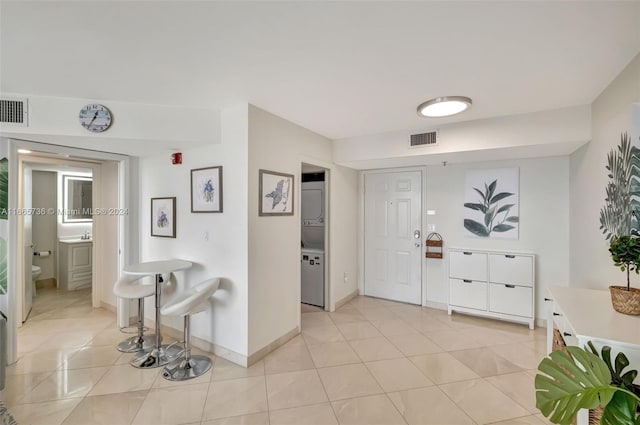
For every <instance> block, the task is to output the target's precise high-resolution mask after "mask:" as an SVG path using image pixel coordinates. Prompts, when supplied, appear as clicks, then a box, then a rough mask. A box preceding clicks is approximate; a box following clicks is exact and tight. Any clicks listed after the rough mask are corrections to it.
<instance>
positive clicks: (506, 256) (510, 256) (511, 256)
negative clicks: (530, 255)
mask: <svg viewBox="0 0 640 425" xmlns="http://www.w3.org/2000/svg"><path fill="white" fill-rule="evenodd" d="M504 258H516V256H515V255H505V256H504Z"/></svg>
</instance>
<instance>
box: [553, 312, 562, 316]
mask: <svg viewBox="0 0 640 425" xmlns="http://www.w3.org/2000/svg"><path fill="white" fill-rule="evenodd" d="M553 315H554V316H562V314H560V313H556V312H555V311H554V312H553Z"/></svg>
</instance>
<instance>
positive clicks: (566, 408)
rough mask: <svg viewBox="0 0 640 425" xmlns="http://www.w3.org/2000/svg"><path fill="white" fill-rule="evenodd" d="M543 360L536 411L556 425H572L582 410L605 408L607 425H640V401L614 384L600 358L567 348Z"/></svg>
mask: <svg viewBox="0 0 640 425" xmlns="http://www.w3.org/2000/svg"><path fill="white" fill-rule="evenodd" d="M567 350H568V352H569V354H570V355H568V354H566V353H564V352H562V351H554V352H552V353H551V354H549V357H547V358H545V359H543V360H542V362H541V363H540V365H539V366H538V370H539V371H540V372H542V373H541V374H538V375H536V378H535V387H536V407H537V408H538V409H540V411H541V412H542V414H543V415H544V416H547V417H548V418H549V420H550V421H551V422H553V423H554V424H561V425H569V424H571V423H572V422H573V420H574V419H575V417H576V415H577V414H578V411H579V410H580V409H595V408H597V407H598V406H600V407H602V408H603V410H604V412H603V416H602V420H601V423H602V424H605V425H623V424H629V425H640V418H637V417H636V411H637V409H638V405H639V404H640V397H638V396H637V395H636V394H635V393H634V392H633V391H630V390H628V389H627V388H626V387H625V386H619V385H616V384H613V383H612V377H611V371H610V369H609V367H608V365H607V364H606V363H605V362H604V361H603V360H602V359H600V358H599V357H598V356H597V355H596V354H593V353H589V352H587V351H586V350H583V349H582V348H580V347H567Z"/></svg>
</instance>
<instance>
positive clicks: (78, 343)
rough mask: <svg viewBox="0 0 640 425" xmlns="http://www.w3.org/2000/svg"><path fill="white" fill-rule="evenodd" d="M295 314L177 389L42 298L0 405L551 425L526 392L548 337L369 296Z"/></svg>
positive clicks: (289, 420) (123, 414)
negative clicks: (255, 346) (242, 357)
mask: <svg viewBox="0 0 640 425" xmlns="http://www.w3.org/2000/svg"><path fill="white" fill-rule="evenodd" d="M302 311H303V314H302V333H301V334H300V335H298V336H296V337H295V338H293V339H292V340H291V341H289V342H288V343H287V344H286V345H284V346H283V347H281V348H279V349H278V350H276V351H274V352H273V353H271V354H270V355H268V356H267V357H266V358H265V359H264V360H262V361H260V362H258V363H256V364H255V365H253V366H251V367H250V368H246V369H245V368H242V367H239V366H236V365H234V364H233V363H230V362H228V361H226V360H224V359H222V358H215V357H214V356H212V355H211V357H212V358H213V359H214V367H213V368H212V370H210V371H209V372H208V373H207V374H205V375H204V376H202V377H199V378H197V379H194V380H191V381H186V382H181V383H173V382H170V381H166V380H164V379H163V378H162V377H161V375H160V369H154V370H139V369H134V368H132V367H131V366H129V365H128V361H129V359H130V358H131V355H128V354H121V353H118V352H117V351H116V349H115V344H116V343H117V342H119V341H120V340H121V339H123V335H122V334H121V333H120V332H119V331H118V329H117V328H116V324H115V316H114V314H112V313H111V312H108V311H105V310H103V309H92V308H91V305H90V294H89V292H88V291H77V292H73V293H70V294H64V295H62V294H59V293H58V292H56V291H55V290H46V291H40V293H39V294H38V296H37V297H36V300H35V303H34V308H33V311H32V313H31V317H30V319H29V321H28V322H27V323H26V325H25V326H24V327H22V328H21V329H20V331H19V355H20V360H19V361H18V363H17V364H15V365H12V366H10V367H9V368H8V379H7V389H6V391H5V394H4V398H5V400H6V402H7V404H8V406H9V408H10V410H11V412H12V413H13V414H14V416H15V417H16V419H17V421H18V423H19V424H20V425H30V424H31V425H60V424H63V425H70V424H77V425H92V424H105V425H120V424H122V425H130V424H133V425H145V424H148V425H157V424H167V425H170V424H175V425H177V424H185V425H196V424H197V425H222V424H230V425H231V424H248V425H251V424H255V425H258V424H271V425H280V424H291V425H294V424H295V425H298V424H321V425H325V424H341V425H351V424H353V425H357V424H362V425H372V424H380V425H391V424H408V425H418V424H440V425H445V424H446V425H455V424H489V423H499V424H514V425H515V424H523V425H524V424H529V425H535V424H538V425H539V424H545V423H548V422H547V421H546V419H545V418H544V417H542V416H541V415H540V414H539V412H538V411H537V410H536V408H535V397H534V385H533V380H534V376H535V368H536V366H537V364H538V362H539V361H540V360H541V359H542V358H543V357H544V355H545V343H544V339H545V332H544V329H536V330H535V331H529V330H528V329H527V328H526V327H525V326H523V325H514V324H508V323H505V322H498V321H492V320H486V319H480V318H474V317H470V316H464V315H457V314H454V315H453V316H448V315H447V314H446V312H443V311H440V310H434V309H427V308H420V307H417V306H411V305H406V304H401V303H395V302H390V301H385V300H379V299H374V298H367V297H358V298H355V299H354V300H352V301H351V302H350V303H348V304H346V305H345V306H343V307H342V308H340V309H339V310H338V311H336V312H335V313H326V312H323V311H321V310H319V309H314V308H309V307H307V306H303V310H302ZM196 351H197V350H196Z"/></svg>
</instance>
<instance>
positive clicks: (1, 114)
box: [0, 99, 28, 127]
mask: <svg viewBox="0 0 640 425" xmlns="http://www.w3.org/2000/svg"><path fill="white" fill-rule="evenodd" d="M27 106H28V103H27V99H0V124H3V125H4V124H10V125H11V126H16V127H27V125H28V123H27V117H28V109H27Z"/></svg>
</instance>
